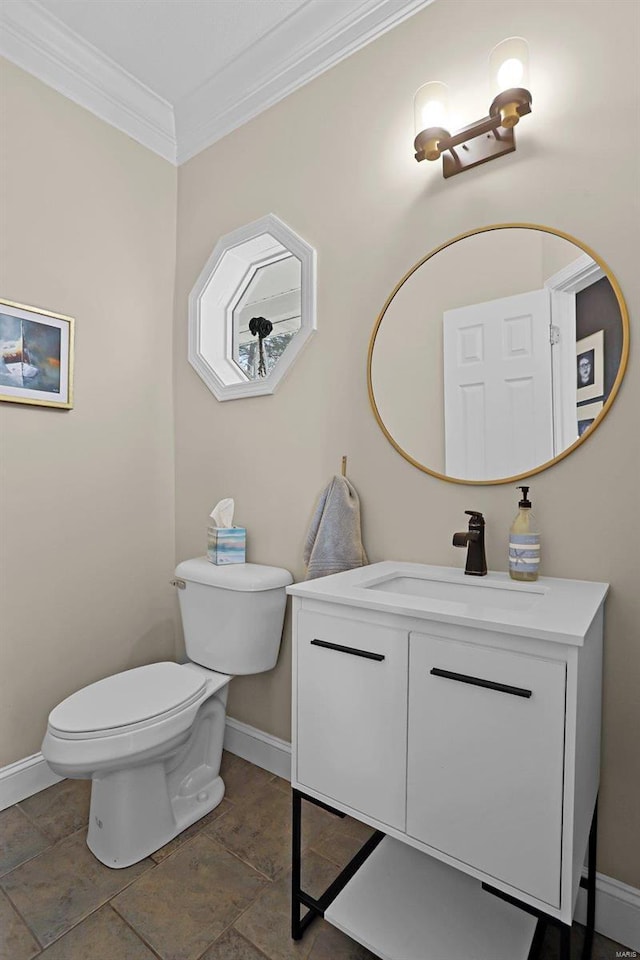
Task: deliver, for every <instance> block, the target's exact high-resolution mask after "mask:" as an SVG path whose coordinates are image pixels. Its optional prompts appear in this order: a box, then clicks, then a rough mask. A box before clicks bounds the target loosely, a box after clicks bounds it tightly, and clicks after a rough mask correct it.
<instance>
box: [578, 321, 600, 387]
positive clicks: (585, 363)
mask: <svg viewBox="0 0 640 960" xmlns="http://www.w3.org/2000/svg"><path fill="white" fill-rule="evenodd" d="M576 388H577V394H576V401H577V403H583V402H584V401H585V400H595V398H596V397H602V396H603V395H604V332H603V331H602V330H598V331H597V332H596V333H592V334H591V336H589V337H583V338H582V340H578V341H577V342H576Z"/></svg>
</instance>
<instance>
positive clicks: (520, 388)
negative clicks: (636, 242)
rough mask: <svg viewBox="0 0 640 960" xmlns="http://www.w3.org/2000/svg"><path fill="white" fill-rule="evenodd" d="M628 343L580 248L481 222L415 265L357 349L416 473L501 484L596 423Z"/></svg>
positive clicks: (600, 277)
mask: <svg viewBox="0 0 640 960" xmlns="http://www.w3.org/2000/svg"><path fill="white" fill-rule="evenodd" d="M628 337H629V329H628V317H627V312H626V306H625V304H624V300H623V298H622V294H621V292H620V289H619V287H618V284H617V282H616V280H615V277H614V276H613V274H612V273H611V272H610V271H609V270H608V269H607V267H606V265H605V264H604V263H603V262H602V261H601V260H600V259H599V258H598V257H597V256H596V255H595V254H592V251H590V250H588V248H586V247H584V246H583V245H582V244H581V243H580V242H579V241H577V240H574V239H573V238H570V237H568V236H567V235H565V234H559V233H557V232H555V231H553V230H549V229H547V228H544V227H538V226H535V225H526V224H514V225H510V224H500V225H497V226H494V227H486V228H483V229H482V230H478V231H474V232H472V233H470V234H465V235H463V236H462V237H458V238H456V239H455V240H452V241H450V242H449V243H447V244H444V245H443V246H442V247H439V248H438V249H437V250H435V251H433V252H432V253H430V254H429V255H428V256H426V257H424V258H423V259H422V260H420V261H419V262H418V263H417V264H416V265H415V267H413V268H412V270H410V271H409V273H408V274H407V276H406V277H404V278H403V280H401V281H400V283H399V284H398V285H397V286H396V288H395V289H394V291H393V292H392V294H391V296H390V297H389V298H388V300H387V303H386V305H385V307H384V309H383V311H382V313H381V315H380V317H379V318H378V321H377V323H376V326H375V328H374V331H373V335H372V338H371V344H370V349H369V368H368V376H369V391H370V397H371V402H372V406H373V409H374V413H375V415H376V417H377V419H378V422H379V424H380V426H381V428H382V430H383V431H384V433H385V434H386V436H387V438H388V439H389V440H390V442H391V443H392V444H393V446H394V447H395V448H396V449H397V450H398V452H399V453H401V454H402V455H403V456H404V457H405V458H406V459H408V460H409V461H410V462H412V463H413V464H414V465H415V466H417V467H419V469H421V470H424V471H425V472H427V473H432V474H434V475H435V476H439V477H442V478H443V479H451V480H454V481H460V482H468V483H505V482H507V481H510V480H513V479H515V478H517V477H521V476H529V475H531V474H532V473H536V472H537V471H539V470H541V469H544V468H545V467H547V466H549V465H550V464H551V463H553V462H554V461H555V460H556V459H558V458H560V457H563V456H565V455H566V454H567V453H568V452H569V451H570V450H571V449H573V447H574V446H575V445H577V444H578V443H580V442H581V441H582V439H583V438H584V437H585V436H586V435H588V434H589V433H591V432H592V430H593V428H594V427H595V426H597V425H598V423H599V422H600V421H601V420H602V417H603V416H604V414H605V413H606V412H607V410H608V408H609V407H610V405H611V403H612V402H613V399H614V396H615V394H616V392H617V389H618V387H619V384H620V381H621V380H622V376H623V373H624V368H625V365H626V359H627V354H628ZM581 365H582V366H581ZM587 365H589V376H588V377H587V373H586V369H587ZM581 378H582V379H581ZM583 381H584V382H583Z"/></svg>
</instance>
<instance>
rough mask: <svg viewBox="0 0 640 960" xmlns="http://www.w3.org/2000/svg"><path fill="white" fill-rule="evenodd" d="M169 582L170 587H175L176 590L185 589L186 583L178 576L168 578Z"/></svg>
mask: <svg viewBox="0 0 640 960" xmlns="http://www.w3.org/2000/svg"><path fill="white" fill-rule="evenodd" d="M169 583H170V584H171V586H172V587H177V588H178V590H186V589H187V584H186V582H185V581H184V580H180V579H179V577H176V578H175V579H174V580H170V581H169Z"/></svg>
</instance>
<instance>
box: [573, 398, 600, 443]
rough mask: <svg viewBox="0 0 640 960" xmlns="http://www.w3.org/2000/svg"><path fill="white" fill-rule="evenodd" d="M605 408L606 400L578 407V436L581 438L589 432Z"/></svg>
mask: <svg viewBox="0 0 640 960" xmlns="http://www.w3.org/2000/svg"><path fill="white" fill-rule="evenodd" d="M603 407H604V400H594V402H593V403H585V404H583V405H582V406H581V407H576V414H577V417H578V436H579V437H581V436H582V435H583V434H584V433H586V432H587V430H589V429H590V428H591V427H592V426H593V423H594V420H595V419H596V417H597V416H598V414H599V413H600V412H601V410H602V408H603Z"/></svg>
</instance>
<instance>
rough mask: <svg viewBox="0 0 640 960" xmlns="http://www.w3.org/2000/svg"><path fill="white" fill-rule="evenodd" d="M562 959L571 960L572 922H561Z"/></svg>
mask: <svg viewBox="0 0 640 960" xmlns="http://www.w3.org/2000/svg"><path fill="white" fill-rule="evenodd" d="M560 960H571V924H570V923H569V924H567V923H561V924H560Z"/></svg>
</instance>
